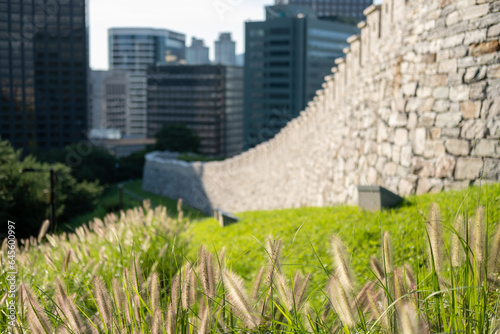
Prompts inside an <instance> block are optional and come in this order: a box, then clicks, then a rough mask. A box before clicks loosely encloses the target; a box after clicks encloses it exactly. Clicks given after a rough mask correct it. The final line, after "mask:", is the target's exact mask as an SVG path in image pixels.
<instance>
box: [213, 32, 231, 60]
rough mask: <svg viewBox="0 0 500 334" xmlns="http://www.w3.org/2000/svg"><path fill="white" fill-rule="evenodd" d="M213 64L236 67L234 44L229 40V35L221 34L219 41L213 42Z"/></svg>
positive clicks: (226, 33)
mask: <svg viewBox="0 0 500 334" xmlns="http://www.w3.org/2000/svg"><path fill="white" fill-rule="evenodd" d="M215 63H216V64H221V65H226V66H234V65H236V42H235V41H233V40H232V39H231V33H228V32H225V33H221V34H220V35H219V40H217V41H215Z"/></svg>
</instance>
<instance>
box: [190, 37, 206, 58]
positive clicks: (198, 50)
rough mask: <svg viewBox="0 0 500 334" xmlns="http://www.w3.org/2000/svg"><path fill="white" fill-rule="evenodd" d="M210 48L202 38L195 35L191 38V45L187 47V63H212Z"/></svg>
mask: <svg viewBox="0 0 500 334" xmlns="http://www.w3.org/2000/svg"><path fill="white" fill-rule="evenodd" d="M208 53H209V48H208V46H205V42H204V41H203V40H202V39H197V38H195V37H193V38H192V39H191V46H189V47H188V48H186V64H188V65H205V64H210V59H209V57H208Z"/></svg>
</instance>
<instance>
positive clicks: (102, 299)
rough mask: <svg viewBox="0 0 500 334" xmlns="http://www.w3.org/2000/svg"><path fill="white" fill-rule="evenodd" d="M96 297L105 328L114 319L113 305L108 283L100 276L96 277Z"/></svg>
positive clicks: (94, 281)
mask: <svg viewBox="0 0 500 334" xmlns="http://www.w3.org/2000/svg"><path fill="white" fill-rule="evenodd" d="M93 284H94V292H93V295H94V299H95V303H96V306H97V309H98V310H99V314H100V318H101V321H102V325H103V327H104V328H109V327H110V325H111V323H112V321H113V319H112V309H113V308H112V306H111V298H110V297H109V294H108V291H107V290H106V285H105V284H104V282H103V281H102V280H101V279H100V278H98V277H94V280H93Z"/></svg>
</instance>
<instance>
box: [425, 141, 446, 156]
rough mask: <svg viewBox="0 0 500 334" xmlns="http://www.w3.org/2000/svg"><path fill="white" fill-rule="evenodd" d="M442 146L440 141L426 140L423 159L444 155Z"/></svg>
mask: <svg viewBox="0 0 500 334" xmlns="http://www.w3.org/2000/svg"><path fill="white" fill-rule="evenodd" d="M444 153H445V148H444V144H443V142H442V141H440V140H427V141H426V142H425V150H424V154H423V155H424V158H434V157H440V156H442V155H444Z"/></svg>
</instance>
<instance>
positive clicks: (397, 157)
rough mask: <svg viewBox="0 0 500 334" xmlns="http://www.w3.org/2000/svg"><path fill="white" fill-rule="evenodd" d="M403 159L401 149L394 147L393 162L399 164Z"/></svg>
mask: <svg viewBox="0 0 500 334" xmlns="http://www.w3.org/2000/svg"><path fill="white" fill-rule="evenodd" d="M400 159H401V147H399V146H396V145H393V146H392V161H394V162H395V163H397V164H399V161H400Z"/></svg>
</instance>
